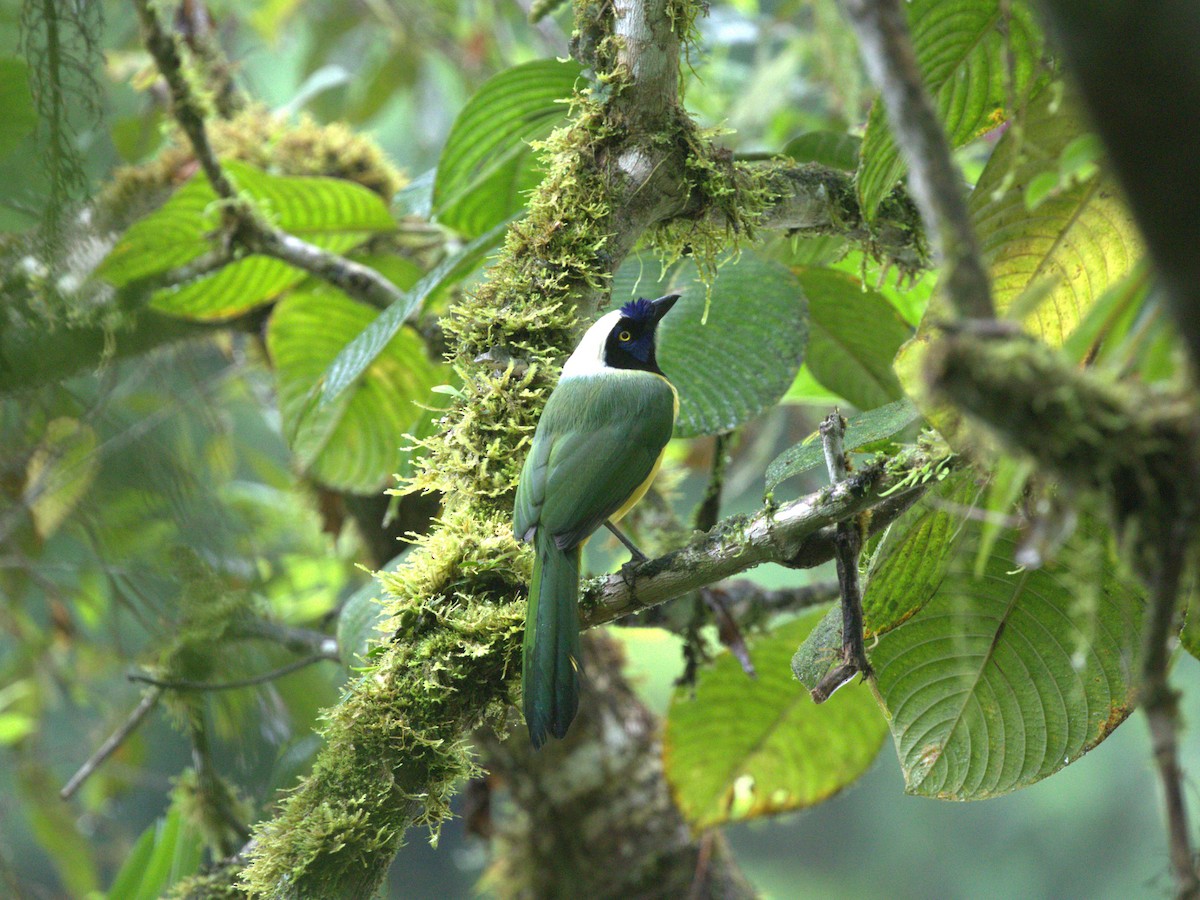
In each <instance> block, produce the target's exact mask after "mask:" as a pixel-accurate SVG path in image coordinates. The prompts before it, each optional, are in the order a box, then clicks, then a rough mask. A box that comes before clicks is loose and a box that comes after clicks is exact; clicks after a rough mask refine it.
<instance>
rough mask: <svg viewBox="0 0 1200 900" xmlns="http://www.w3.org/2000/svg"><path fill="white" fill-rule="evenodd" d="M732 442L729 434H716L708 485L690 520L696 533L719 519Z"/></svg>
mask: <svg viewBox="0 0 1200 900" xmlns="http://www.w3.org/2000/svg"><path fill="white" fill-rule="evenodd" d="M732 441H733V435H731V434H718V435H717V436H716V438H715V439H714V440H713V460H712V468H711V469H710V471H709V475H708V485H707V487H705V489H704V497H703V498H702V499H701V500H700V505H699V506H697V507H696V514H695V517H694V518H693V520H692V524H693V527H694V528H695V529H696V530H697V531H709V530H710V529H711V528H712V527H713V526H714V525H716V524H717V520H718V519H719V518H720V517H721V489H722V488H723V487H724V485H725V469H726V468H727V466H728V465H729V449H730V444H731V443H732Z"/></svg>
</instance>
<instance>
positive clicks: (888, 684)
mask: <svg viewBox="0 0 1200 900" xmlns="http://www.w3.org/2000/svg"><path fill="white" fill-rule="evenodd" d="M935 515H939V516H946V517H947V518H953V521H954V522H955V523H958V522H960V521H961V518H960V517H957V516H954V517H952V514H951V513H948V512H940V513H936V514H935ZM979 531H980V525H979V523H978V522H976V521H967V522H965V523H963V524H962V525H961V528H957V529H955V535H956V536H952V537H951V539H949V540H947V539H942V538H939V539H937V540H933V539H930V540H927V541H926V542H925V547H926V552H927V553H929V554H931V555H938V556H940V557H941V564H942V566H943V567H944V574H943V575H942V577H941V578H940V579H936V584H934V585H932V587H933V590H932V593H931V594H929V595H928V599H927V602H925V603H924V604H923V605H921V606H920V609H919V610H918V611H917V612H916V613H915V614H914V615H912V616H911V617H910V618H909V619H907V620H906V621H904V622H903V623H902V624H900V625H899V626H898V627H896V628H894V629H892V630H891V631H889V632H887V633H886V634H884V635H883V636H882V637H880V638H879V640H878V642H877V643H876V644H875V645H874V647H873V648H872V649H871V650H870V658H871V664H872V665H873V666H874V668H875V674H876V686H877V688H878V691H879V695H880V697H881V698H882V700H883V703H884V705H885V707H886V709H887V711H888V715H889V718H890V721H891V729H892V736H893V739H894V740H895V744H896V750H897V753H898V754H899V757H900V765H901V768H902V770H903V772H904V779H905V785H906V790H907V791H908V792H909V793H913V794H921V795H924V796H930V797H939V798H943V799H953V800H975V799H982V798H986V797H995V796H998V795H1001V794H1005V793H1008V792H1009V791H1013V790H1016V789H1018V788H1021V787H1025V786H1026V785H1030V784H1033V783H1034V782H1036V781H1039V780H1041V779H1042V778H1045V777H1046V776H1047V775H1051V774H1053V773H1054V772H1056V771H1058V770H1059V769H1061V768H1063V767H1064V766H1066V765H1068V764H1069V763H1071V762H1074V761H1075V760H1077V759H1078V758H1079V757H1080V756H1082V755H1083V754H1084V753H1086V752H1087V751H1088V750H1090V749H1091V748H1093V747H1095V746H1096V745H1097V744H1099V743H1100V742H1101V741H1102V740H1104V738H1105V737H1107V736H1108V735H1109V734H1110V733H1111V732H1112V730H1113V729H1114V728H1115V727H1116V726H1117V725H1119V724H1120V723H1121V722H1122V721H1123V720H1124V719H1125V717H1126V716H1128V715H1129V713H1130V711H1131V710H1132V708H1133V694H1134V675H1133V671H1134V670H1133V666H1134V660H1135V657H1136V654H1137V652H1138V648H1139V645H1140V640H1141V637H1140V636H1141V631H1142V618H1143V602H1142V598H1141V595H1140V593H1139V592H1138V590H1137V589H1136V588H1135V587H1133V586H1132V585H1130V584H1129V583H1127V582H1124V581H1122V580H1121V579H1120V577H1119V576H1118V574H1117V572H1118V565H1117V563H1116V561H1115V560H1114V559H1113V557H1112V554H1111V552H1110V540H1109V537H1108V534H1107V533H1106V531H1105V529H1104V528H1103V526H1101V525H1100V524H1098V523H1096V522H1095V521H1093V520H1090V519H1087V518H1085V519H1084V520H1083V522H1082V523H1081V525H1080V528H1079V529H1078V531H1077V532H1076V533H1075V534H1074V535H1073V536H1072V537H1071V539H1070V540H1068V541H1067V543H1066V544H1065V545H1064V546H1063V547H1062V548H1061V551H1060V553H1059V556H1058V559H1057V560H1055V561H1054V562H1053V563H1051V564H1049V565H1047V566H1045V567H1043V568H1040V569H1036V570H1025V569H1021V568H1020V567H1019V566H1018V565H1017V563H1016V562H1015V555H1016V549H1017V536H1016V534H1015V533H1014V532H1013V531H1011V530H1008V531H1006V532H1005V533H1004V534H1002V535H1001V536H1000V537H999V538H998V539H997V540H996V542H995V544H994V546H993V548H992V552H991V554H990V555H989V556H988V559H987V563H986V565H985V567H984V571H983V574H982V576H976V575H975V573H974V568H975V561H976V556H977V553H976V545H977V543H978V538H979ZM868 593H869V589H868Z"/></svg>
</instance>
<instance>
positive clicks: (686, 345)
mask: <svg viewBox="0 0 1200 900" xmlns="http://www.w3.org/2000/svg"><path fill="white" fill-rule="evenodd" d="M667 290H668V291H670V292H673V293H678V294H682V295H683V296H682V299H680V300H679V302H678V303H677V304H676V305H675V308H674V309H672V310H671V314H670V315H669V316H667V317H666V318H665V319H664V320H663V323H662V325H661V326H660V327H659V332H660V345H659V350H658V361H659V365H660V366H661V367H662V370H663V371H664V372H665V373H666V374H667V377H668V378H670V379H671V382H672V383H673V384H674V385H675V387H676V389H677V390H678V391H679V420H678V422H677V423H676V426H675V434H676V436H678V437H694V436H695V435H698V434H718V433H720V432H725V431H730V430H732V429H734V428H736V427H737V426H738V425H740V424H742V423H743V422H746V421H748V420H749V419H752V418H754V417H755V416H757V415H758V414H759V413H761V412H762V411H763V410H765V409H767V408H768V407H770V406H771V405H772V404H774V403H775V402H776V401H777V400H778V399H779V398H780V397H782V396H783V394H784V392H785V391H786V390H787V389H788V387H789V386H790V385H791V383H792V379H793V378H795V376H796V371H797V369H799V368H800V363H801V362H803V361H804V345H805V340H806V338H807V336H808V316H807V311H806V304H805V300H804V292H803V291H802V290H801V288H800V283H799V282H798V281H797V280H796V276H795V275H793V274H792V273H791V272H789V271H788V270H787V269H786V268H784V267H783V266H780V265H777V264H776V263H771V262H765V261H763V260H761V259H758V258H757V257H755V256H754V255H753V254H751V253H748V252H746V253H743V254H742V255H741V256H740V257H739V258H738V259H737V260H731V261H730V262H728V263H726V264H725V265H724V266H722V267H721V268H720V270H719V271H718V274H717V279H716V281H715V282H714V283H713V286H712V293H711V297H708V298H707V299H706V292H705V288H704V285H703V284H702V283H701V282H700V279H699V277H698V275H697V273H696V268H695V266H694V265H692V264H691V263H690V262H689V263H687V264H685V265H682V266H680V267H679V269H678V270H676V271H675V272H674V273H673V275H672V277H671V279H670V282H669V286H668V289H667ZM666 292H667V291H664V293H666ZM628 299H629V298H628V297H614V301H615V302H624V301H625V300H628ZM706 304H707V319H706V318H705V307H706Z"/></svg>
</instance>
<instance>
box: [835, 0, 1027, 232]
mask: <svg viewBox="0 0 1200 900" xmlns="http://www.w3.org/2000/svg"><path fill="white" fill-rule="evenodd" d="M904 9H905V12H906V14H907V17H908V23H909V28H910V29H911V31H912V40H913V48H914V50H915V51H916V55H917V64H918V66H919V67H920V69H921V74H922V75H923V76H924V81H925V86H926V88H927V89H928V91H929V93H930V94H931V95H932V97H933V102H934V106H935V108H936V109H937V112H938V115H939V117H940V118H941V120H942V123H943V125H944V126H945V129H946V135H947V137H949V139H950V142H951V144H953V145H954V146H955V147H959V146H962V145H963V144H965V143H967V142H968V141H970V140H971V139H972V138H975V137H978V136H979V135H981V134H983V133H984V132H986V131H989V130H991V129H993V128H995V127H996V126H997V125H999V124H1000V123H1001V122H1002V121H1003V120H1004V117H1005V111H1006V108H1008V107H1009V105H1010V104H1011V103H1014V102H1015V103H1016V105H1017V108H1020V106H1021V105H1022V104H1023V102H1024V100H1025V98H1026V97H1027V96H1028V95H1029V93H1030V92H1031V89H1032V88H1033V87H1034V85H1035V84H1036V83H1037V80H1038V77H1039V73H1040V72H1041V71H1042V70H1041V66H1040V61H1041V56H1042V35H1041V32H1040V31H1039V29H1038V27H1037V23H1036V22H1035V20H1034V16H1033V14H1032V12H1031V10H1030V9H1029V7H1028V5H1027V4H1026V3H1024V2H1022V0H910V2H908V3H905V4H904ZM1005 10H1008V14H1007V15H1006V14H1005ZM1010 61H1011V71H1010V70H1009V62H1010ZM903 174H904V161H903V160H902V159H901V158H900V154H899V152H898V151H897V149H896V144H895V141H894V140H893V138H892V134H891V131H890V129H889V127H888V122H887V114H886V113H885V111H884V107H883V103H882V102H881V101H879V100H876V101H875V105H874V107H872V109H871V115H870V118H869V119H868V121H867V130H866V133H865V135H864V136H863V145H862V163H861V165H860V167H859V171H858V190H859V197H860V199H861V202H862V206H863V212H864V214H865V215H866V216H867V218H873V217H874V215H875V210H876V209H877V207H878V206H879V203H880V202H881V201H882V200H883V198H884V197H886V196H887V195H888V193H889V192H890V191H891V190H892V187H893V186H894V185H895V184H896V181H897V180H898V179H899V178H900V176H901V175H903Z"/></svg>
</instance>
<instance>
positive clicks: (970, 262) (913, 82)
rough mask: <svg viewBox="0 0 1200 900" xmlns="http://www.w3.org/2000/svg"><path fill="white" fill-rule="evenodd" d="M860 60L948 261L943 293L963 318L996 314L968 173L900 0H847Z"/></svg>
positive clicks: (940, 252) (932, 233)
mask: <svg viewBox="0 0 1200 900" xmlns="http://www.w3.org/2000/svg"><path fill="white" fill-rule="evenodd" d="M842 5H843V7H844V8H845V10H846V13H847V16H848V17H849V19H850V22H851V24H852V25H853V27H854V31H855V33H856V34H857V35H858V42H859V46H860V47H861V49H862V57H863V62H865V63H866V67H867V72H868V73H869V74H870V76H871V80H872V81H874V82H875V86H876V87H878V88H879V90H880V93H881V94H882V97H883V102H884V106H885V107H886V108H887V111H888V123H889V125H890V126H891V129H892V134H893V135H894V136H895V138H896V144H897V146H899V148H900V151H901V153H902V154H903V155H904V159H905V162H907V163H908V170H909V184H910V186H911V189H912V194H913V198H914V199H915V200H916V201H917V206H918V207H920V209H921V214H922V216H923V217H924V219H925V222H926V224H927V225H928V227H929V233H930V236H931V237H932V239H933V243H934V247H935V249H936V251H937V255H938V256H939V257H940V258H941V259H942V260H943V261H944V262H945V267H946V273H947V274H946V278H945V279H944V280H943V281H942V285H943V286H944V288H945V291H946V296H947V297H948V298H949V300H950V302H951V303H952V304H953V306H954V308H955V309H956V310H957V312H958V314H959V316H961V317H963V318H975V319H991V318H993V317H994V316H995V310H994V308H993V306H992V294H991V285H990V282H989V281H988V276H987V270H986V269H985V268H984V265H983V258H982V256H981V255H980V253H979V244H978V241H977V240H976V238H975V230H974V228H973V227H972V225H971V217H970V216H969V215H968V213H967V204H966V199H965V197H964V189H963V177H962V173H961V172H959V170H958V166H956V165H955V163H954V160H953V158H952V157H951V155H950V144H949V142H948V141H947V140H946V134H945V132H944V131H943V130H942V126H941V123H940V122H938V118H937V113H936V112H935V111H934V108H933V103H932V101H931V100H930V99H929V94H928V93H927V92H926V90H925V86H924V83H923V82H922V80H921V72H920V70H919V69H918V67H917V57H916V53H915V51H914V50H913V46H912V38H911V36H910V35H909V33H908V24H907V22H906V21H905V18H904V9H903V5H902V4H901V2H900V0H843V2H842Z"/></svg>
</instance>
